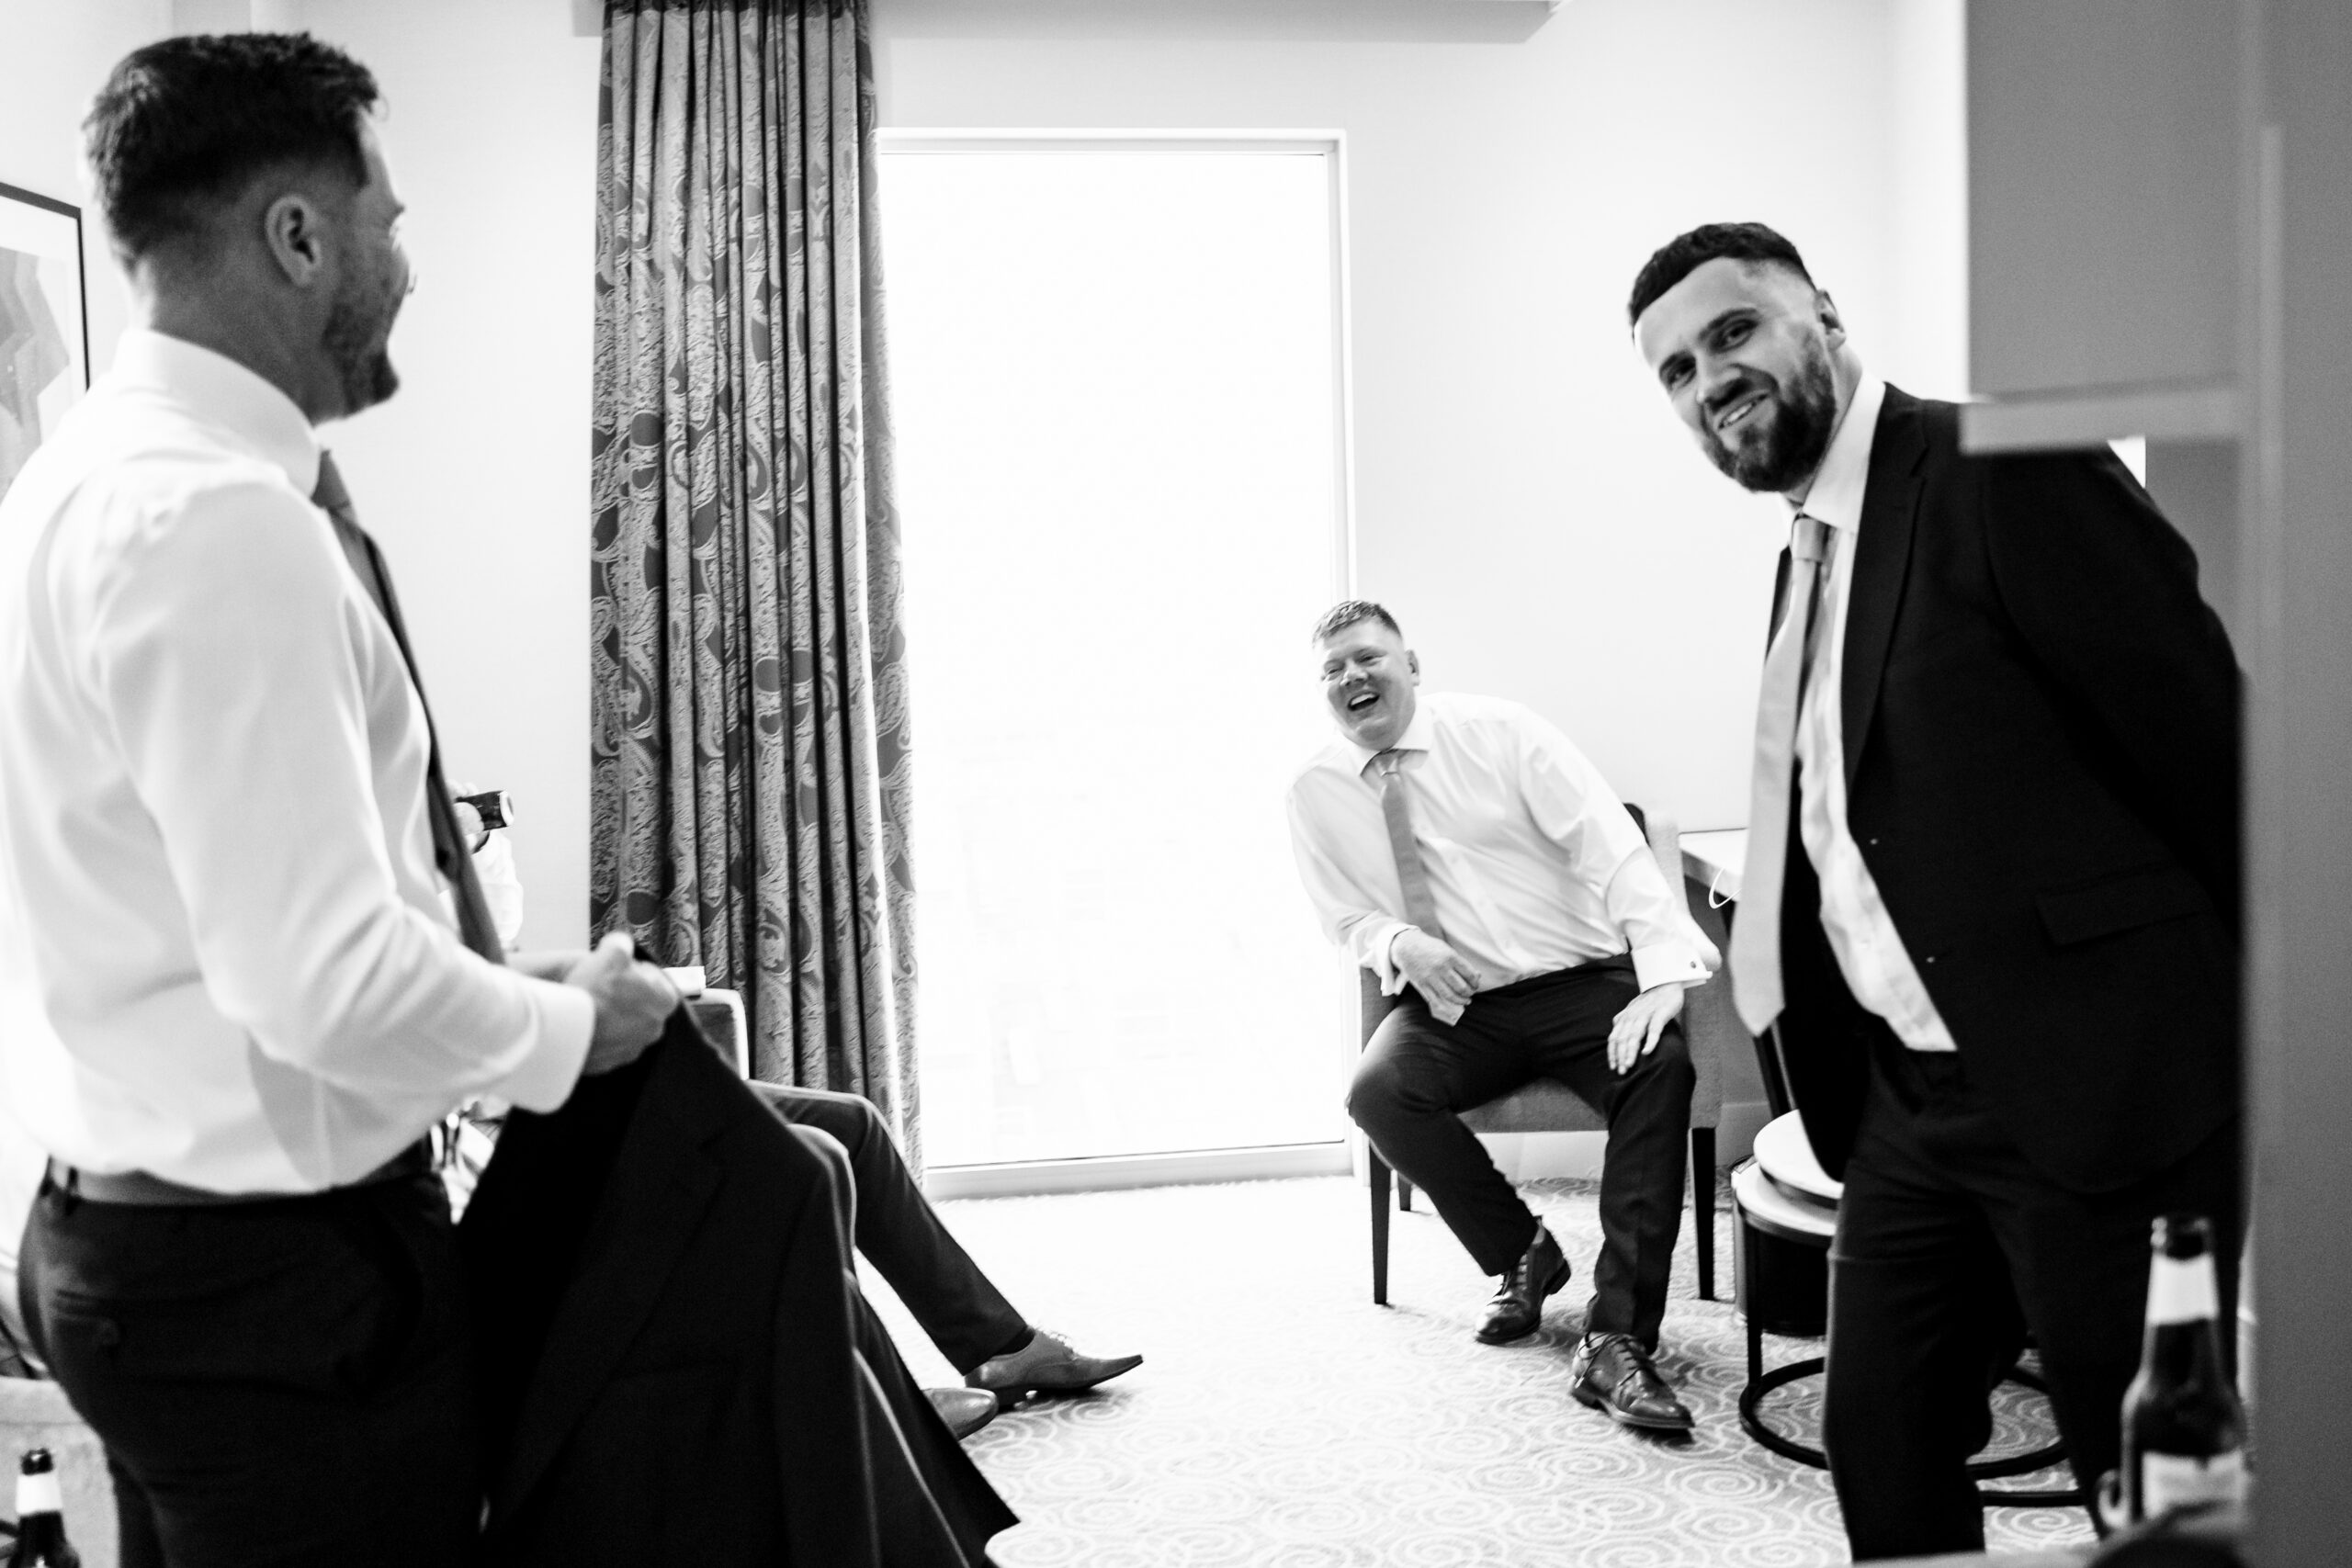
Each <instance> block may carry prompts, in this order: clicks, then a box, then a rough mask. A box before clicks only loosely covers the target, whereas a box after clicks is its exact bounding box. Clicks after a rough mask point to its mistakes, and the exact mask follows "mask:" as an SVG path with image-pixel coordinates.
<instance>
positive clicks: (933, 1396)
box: [923, 1388, 996, 1443]
mask: <svg viewBox="0 0 2352 1568" xmlns="http://www.w3.org/2000/svg"><path fill="white" fill-rule="evenodd" d="M923 1393H925V1394H926V1395H927V1396H929V1398H930V1400H931V1407H932V1408H933V1410H936V1411H938V1412H939V1418H940V1419H941V1420H942V1421H944V1422H946V1423H947V1429H948V1431H950V1432H951V1433H953V1434H955V1438H956V1441H957V1442H959V1443H960V1442H962V1441H963V1440H964V1439H965V1438H968V1437H970V1436H971V1435H972V1434H973V1433H975V1432H977V1431H978V1430H979V1429H980V1428H981V1427H985V1426H987V1425H988V1424H989V1422H991V1421H993V1420H995V1419H996V1395H995V1394H992V1393H989V1392H987V1391H986V1390H985V1389H977V1388H927V1389H924V1390H923Z"/></svg>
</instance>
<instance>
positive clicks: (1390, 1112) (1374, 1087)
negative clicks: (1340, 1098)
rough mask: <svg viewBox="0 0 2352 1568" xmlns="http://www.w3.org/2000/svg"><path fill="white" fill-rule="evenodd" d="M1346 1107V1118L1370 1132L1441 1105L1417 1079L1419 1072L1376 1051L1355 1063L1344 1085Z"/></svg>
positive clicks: (1376, 1131)
mask: <svg viewBox="0 0 2352 1568" xmlns="http://www.w3.org/2000/svg"><path fill="white" fill-rule="evenodd" d="M1347 1108H1348V1116H1349V1118H1350V1119H1351V1120H1352V1121H1353V1122H1355V1124H1356V1125H1357V1126H1359V1127H1361V1128H1363V1130H1364V1131H1365V1132H1367V1133H1373V1134H1377V1133H1378V1132H1379V1131H1380V1130H1381V1129H1382V1128H1383V1127H1388V1126H1394V1125H1396V1124H1397V1122H1400V1121H1404V1120H1407V1119H1409V1118H1411V1117H1413V1116H1416V1115H1421V1114H1425V1113H1426V1112H1428V1111H1430V1109H1432V1108H1435V1109H1440V1110H1442V1109H1443V1107H1442V1105H1441V1104H1439V1102H1438V1101H1437V1100H1436V1099H1435V1097H1433V1096H1432V1095H1431V1094H1430V1091H1429V1089H1427V1087H1426V1086H1424V1085H1423V1084H1421V1083H1420V1082H1419V1075H1417V1074H1414V1073H1412V1072H1409V1071H1408V1070H1407V1069H1406V1068H1405V1067H1404V1066H1401V1065H1400V1064H1398V1063H1397V1061H1396V1060H1395V1058H1393V1057H1390V1056H1386V1055H1380V1054H1377V1053H1374V1054H1370V1055H1365V1056H1364V1057H1363V1059H1362V1060H1361V1061H1359V1062H1358V1063H1357V1064H1356V1072H1355V1077H1354V1078H1353V1079H1352V1080H1351V1082H1350V1083H1349V1085H1348V1099H1347Z"/></svg>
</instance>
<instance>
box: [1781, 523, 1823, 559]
mask: <svg viewBox="0 0 2352 1568" xmlns="http://www.w3.org/2000/svg"><path fill="white" fill-rule="evenodd" d="M1789 553H1790V554H1791V555H1792V556H1794V557H1796V558H1797V559H1799V560H1801V561H1817V560H1823V559H1826V558H1827V557H1828V555H1829V525H1828V524H1826V523H1824V522H1823V521H1822V520H1821V519H1820V518H1818V517H1814V516H1810V515H1808V514H1807V513H1803V512H1800V513H1797V522H1796V526H1795V527H1794V528H1793V529H1792V530H1791V531H1790V534H1789Z"/></svg>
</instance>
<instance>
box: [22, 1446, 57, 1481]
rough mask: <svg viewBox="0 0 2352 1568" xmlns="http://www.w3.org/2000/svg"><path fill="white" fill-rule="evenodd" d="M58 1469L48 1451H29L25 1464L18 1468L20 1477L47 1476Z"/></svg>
mask: <svg viewBox="0 0 2352 1568" xmlns="http://www.w3.org/2000/svg"><path fill="white" fill-rule="evenodd" d="M56 1468H57V1461H55V1460H54V1459H52V1458H51V1457H50V1452H49V1450H47V1449H27V1450H25V1458H24V1462H23V1463H22V1464H20V1465H18V1466H17V1473H18V1474H19V1475H47V1474H48V1473H50V1472H51V1471H53V1470H55V1469H56Z"/></svg>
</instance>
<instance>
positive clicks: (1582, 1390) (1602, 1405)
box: [1568, 1378, 1697, 1432]
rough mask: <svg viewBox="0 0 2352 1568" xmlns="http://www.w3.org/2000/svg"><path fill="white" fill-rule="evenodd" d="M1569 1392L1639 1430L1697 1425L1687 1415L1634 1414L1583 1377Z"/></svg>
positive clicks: (1680, 1429)
mask: <svg viewBox="0 0 2352 1568" xmlns="http://www.w3.org/2000/svg"><path fill="white" fill-rule="evenodd" d="M1568 1393H1569V1394H1570V1395H1571V1396H1572V1397H1574V1398H1575V1400H1576V1402H1577V1404H1582V1405H1587V1406H1589V1407H1590V1408H1592V1409H1594V1410H1598V1411H1600V1413H1601V1414H1602V1415H1603V1416H1608V1417H1609V1418H1610V1419H1611V1421H1614V1422H1616V1423H1617V1425H1619V1426H1620V1427H1634V1429H1635V1430H1637V1431H1643V1432H1688V1431H1690V1430H1691V1428H1692V1427H1694V1426H1696V1425H1697V1423H1695V1422H1693V1421H1692V1420H1691V1418H1690V1417H1689V1416H1684V1417H1683V1418H1682V1419H1681V1420H1679V1421H1676V1420H1672V1419H1661V1420H1656V1421H1652V1420H1645V1419H1644V1418H1643V1417H1642V1416H1635V1415H1633V1414H1631V1413H1629V1412H1627V1411H1623V1410H1620V1409H1618V1408H1617V1405H1616V1404H1615V1403H1614V1402H1613V1401H1611V1400H1607V1399H1604V1398H1602V1397H1601V1396H1600V1394H1598V1393H1594V1392H1593V1391H1592V1390H1591V1389H1590V1388H1589V1387H1587V1386H1586V1384H1585V1382H1584V1380H1582V1379H1581V1378H1579V1379H1578V1380H1577V1382H1575V1383H1573V1384H1571V1385H1570V1386H1569V1388H1568Z"/></svg>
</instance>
